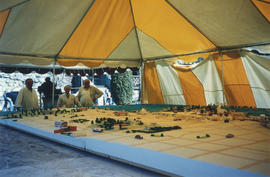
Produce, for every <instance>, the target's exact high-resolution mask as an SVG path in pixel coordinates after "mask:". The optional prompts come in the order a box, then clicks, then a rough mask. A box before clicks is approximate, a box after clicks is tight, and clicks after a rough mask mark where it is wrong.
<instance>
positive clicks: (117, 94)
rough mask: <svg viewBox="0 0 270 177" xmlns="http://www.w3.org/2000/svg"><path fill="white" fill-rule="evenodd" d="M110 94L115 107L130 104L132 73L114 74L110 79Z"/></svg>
mask: <svg viewBox="0 0 270 177" xmlns="http://www.w3.org/2000/svg"><path fill="white" fill-rule="evenodd" d="M111 94H112V98H113V101H114V102H115V104H117V105H126V104H131V103H132V96H133V77H132V71H126V72H124V73H114V74H113V75H112V79H111Z"/></svg>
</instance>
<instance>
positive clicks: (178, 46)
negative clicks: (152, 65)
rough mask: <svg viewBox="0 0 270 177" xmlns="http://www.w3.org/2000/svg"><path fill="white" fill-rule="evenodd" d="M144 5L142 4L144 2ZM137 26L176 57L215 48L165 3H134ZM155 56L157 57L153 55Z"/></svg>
mask: <svg viewBox="0 0 270 177" xmlns="http://www.w3.org/2000/svg"><path fill="white" fill-rule="evenodd" d="M142 2H143V3H142ZM131 3H132V8H133V11H134V18H135V24H136V26H137V27H138V28H139V29H140V30H141V31H142V32H144V33H145V34H147V35H149V36H150V37H152V38H153V39H155V40H156V41H157V42H158V43H159V44H160V45H161V46H163V47H164V48H165V49H167V50H168V51H169V52H171V53H173V54H182V53H188V52H194V51H202V50H207V49H212V48H215V45H213V44H212V43H211V42H210V41H209V40H208V39H207V38H205V37H204V36H203V35H202V34H201V33H200V32H199V31H198V30H197V29H195V28H194V27H193V26H192V25H191V24H190V23H189V22H188V21H187V20H186V19H184V18H183V17H182V16H181V15H180V14H179V13H177V12H176V11H175V10H174V9H173V8H172V7H171V6H170V5H169V4H168V3H166V2H165V1H164V0H145V1H141V0H133V1H131ZM152 56H157V55H156V54H155V53H154V52H153V53H152Z"/></svg>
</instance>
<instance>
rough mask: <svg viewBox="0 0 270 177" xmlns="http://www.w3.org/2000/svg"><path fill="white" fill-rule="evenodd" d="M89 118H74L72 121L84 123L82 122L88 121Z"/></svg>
mask: <svg viewBox="0 0 270 177" xmlns="http://www.w3.org/2000/svg"><path fill="white" fill-rule="evenodd" d="M88 121H90V120H87V119H75V120H72V122H76V123H84V122H88Z"/></svg>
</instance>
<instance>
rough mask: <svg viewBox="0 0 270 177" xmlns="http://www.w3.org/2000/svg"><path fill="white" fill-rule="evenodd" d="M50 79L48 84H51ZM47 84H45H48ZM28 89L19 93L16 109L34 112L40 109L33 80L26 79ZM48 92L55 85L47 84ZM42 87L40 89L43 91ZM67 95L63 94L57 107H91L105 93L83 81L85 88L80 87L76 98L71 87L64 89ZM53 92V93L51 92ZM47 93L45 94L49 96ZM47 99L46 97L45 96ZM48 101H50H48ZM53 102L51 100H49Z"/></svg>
mask: <svg viewBox="0 0 270 177" xmlns="http://www.w3.org/2000/svg"><path fill="white" fill-rule="evenodd" d="M49 80H50V78H49V79H48V80H47V78H46V82H49ZM46 82H45V83H46ZM25 85H26V87H24V88H22V89H21V90H20V91H19V94H18V96H17V99H16V107H17V109H18V110H21V109H22V110H32V109H39V104H38V96H37V93H36V91H35V90H34V89H33V88H32V86H33V80H32V79H30V78H29V79H26V81H25ZM45 85H46V87H45V86H43V87H45V88H46V90H48V91H51V90H52V89H53V85H52V84H51V85H50V84H49V83H47V84H45ZM43 87H42V86H41V87H40V88H39V89H41V90H42V89H43ZM64 90H65V93H63V94H62V95H61V96H60V97H59V99H58V102H57V107H66V108H72V107H75V105H76V106H78V107H89V106H93V104H94V103H95V101H96V100H97V99H98V98H100V97H101V96H102V95H103V92H102V91H101V90H99V89H98V88H96V87H95V86H93V85H90V81H89V80H88V79H86V80H84V81H83V86H82V87H80V89H79V93H78V95H77V96H76V97H75V96H74V95H72V94H71V93H70V90H71V88H70V86H69V85H66V86H65V87H64ZM51 92H52V91H51ZM49 93H50V92H48V93H45V92H44V94H49ZM45 97H46V95H45ZM47 101H48V100H47ZM49 101H51V100H49Z"/></svg>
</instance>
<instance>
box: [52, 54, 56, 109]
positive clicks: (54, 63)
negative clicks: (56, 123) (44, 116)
mask: <svg viewBox="0 0 270 177" xmlns="http://www.w3.org/2000/svg"><path fill="white" fill-rule="evenodd" d="M55 65H56V58H54V62H53V88H52V107H54V101H55V100H54V94H55V92H54V91H55V89H54V87H55Z"/></svg>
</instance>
